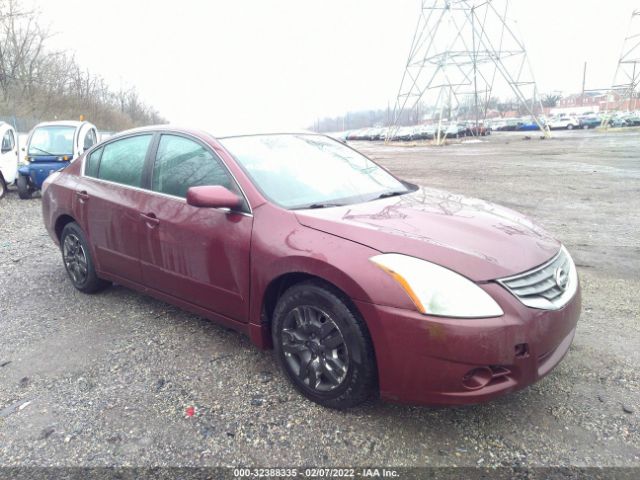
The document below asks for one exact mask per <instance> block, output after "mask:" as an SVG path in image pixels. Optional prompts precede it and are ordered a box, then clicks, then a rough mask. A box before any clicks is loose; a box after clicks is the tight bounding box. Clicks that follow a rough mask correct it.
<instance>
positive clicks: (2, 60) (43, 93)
mask: <svg viewBox="0 0 640 480" xmlns="http://www.w3.org/2000/svg"><path fill="white" fill-rule="evenodd" d="M50 36H51V34H50V32H49V31H48V30H47V29H46V28H44V27H42V25H41V23H40V21H39V13H38V12H37V11H34V10H26V9H24V8H23V7H22V6H20V3H19V2H18V1H17V0H0V115H4V114H7V113H10V114H11V115H12V116H16V117H21V116H27V117H30V118H34V119H38V120H50V119H53V118H77V117H78V116H79V115H80V114H84V115H85V116H86V117H87V118H90V119H91V120H92V121H93V122H94V123H96V124H97V125H98V126H99V127H101V128H105V129H109V130H120V129H123V128H129V127H133V126H137V125H144V124H149V123H163V122H165V120H164V119H163V118H162V117H161V116H160V115H159V114H158V112H156V111H155V110H154V109H153V108H151V107H149V106H148V105H146V104H145V103H144V102H143V101H142V100H141V98H140V95H139V94H138V92H137V90H135V88H130V89H128V90H122V89H121V90H120V91H118V92H116V93H114V92H113V91H112V90H111V89H110V88H109V86H108V85H107V84H106V82H105V81H104V79H103V78H102V77H100V76H97V75H95V74H92V73H91V72H90V71H89V70H87V69H86V68H83V67H81V66H80V65H79V64H78V63H77V62H76V61H75V59H74V58H73V56H71V55H68V54H66V53H64V52H55V51H51V50H49V49H47V40H48V39H49V38H50Z"/></svg>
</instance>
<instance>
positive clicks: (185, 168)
mask: <svg viewBox="0 0 640 480" xmlns="http://www.w3.org/2000/svg"><path fill="white" fill-rule="evenodd" d="M202 185H222V186H223V187H226V188H228V189H229V190H231V191H233V192H236V193H238V188H237V187H236V185H235V182H234V181H233V180H232V178H231V176H230V175H229V173H228V172H227V169H226V168H225V167H224V165H223V164H222V163H221V161H220V160H219V159H218V158H217V157H215V156H214V155H213V154H212V153H211V152H210V151H209V150H207V149H206V148H204V147H203V146H202V145H200V144H199V143H197V142H194V141H193V140H189V139H187V138H184V137H179V136H177V135H162V138H161V139H160V144H159V145H158V153H157V154H156V162H155V165H154V167H153V183H152V186H151V188H152V189H153V190H154V191H156V192H162V193H166V194H168V195H175V196H177V197H182V198H185V197H186V196H187V190H188V189H189V187H196V186H202Z"/></svg>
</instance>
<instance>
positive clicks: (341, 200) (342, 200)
mask: <svg viewBox="0 0 640 480" xmlns="http://www.w3.org/2000/svg"><path fill="white" fill-rule="evenodd" d="M294 135H308V136H315V137H325V138H328V139H329V140H331V141H332V142H335V143H337V144H339V145H342V146H344V147H347V148H349V149H351V150H353V151H354V152H356V153H357V154H358V155H362V156H363V157H365V158H366V159H367V160H369V161H370V162H371V163H373V164H374V165H375V166H377V167H378V168H381V169H382V170H384V171H385V172H386V173H387V174H388V175H390V176H391V177H392V178H394V179H395V180H397V181H398V182H399V183H401V184H402V185H403V186H404V187H405V188H406V189H407V191H406V192H404V193H403V194H402V195H405V194H407V193H411V192H415V191H416V190H417V189H418V186H417V185H414V184H412V183H410V182H407V181H405V180H402V179H401V178H398V177H397V176H395V175H394V174H393V173H391V172H390V171H389V170H387V169H386V168H384V167H383V166H382V165H380V164H379V163H378V162H376V161H375V160H372V159H371V158H369V157H368V156H367V155H365V154H364V153H362V152H360V151H358V150H356V149H355V148H353V147H352V146H351V145H348V144H347V143H344V142H341V141H339V140H336V139H335V138H333V137H330V136H329V135H325V134H322V133H315V132H291V133H250V134H245V135H229V136H226V137H217V140H218V141H219V143H220V145H221V146H222V148H224V150H225V152H227V153H228V154H229V155H230V156H231V158H233V161H234V162H235V163H236V165H238V167H240V169H241V170H242V171H243V172H244V174H245V175H246V176H247V179H248V180H249V181H250V182H251V184H252V185H253V186H254V187H255V188H256V190H258V191H259V192H260V194H261V195H262V196H263V197H264V198H265V199H267V200H268V201H269V203H271V204H273V205H277V206H278V207H280V208H283V209H285V210H308V209H312V208H311V207H310V206H309V204H308V203H304V204H301V205H293V206H286V205H282V204H281V203H280V202H278V201H276V200H275V199H273V198H272V197H271V196H270V195H268V194H267V193H266V192H265V191H264V190H263V188H262V187H261V186H260V185H259V184H258V182H256V181H255V179H254V178H253V175H251V172H249V171H248V169H247V168H246V167H245V166H244V165H243V164H242V162H241V161H240V160H239V159H238V158H237V157H236V155H235V154H233V153H232V152H231V150H229V149H228V148H227V147H226V146H225V144H224V142H223V140H227V139H232V138H246V137H275V136H294ZM364 197H365V195H354V196H350V197H343V198H337V199H329V200H323V201H321V202H314V203H323V204H336V205H331V206H330V207H326V208H334V207H345V206H349V205H357V204H359V203H368V202H371V201H373V200H379V198H378V197H377V196H376V197H374V198H364ZM351 199H354V200H355V199H357V200H355V201H349V200H351ZM380 200H382V199H380ZM337 204H340V205H337Z"/></svg>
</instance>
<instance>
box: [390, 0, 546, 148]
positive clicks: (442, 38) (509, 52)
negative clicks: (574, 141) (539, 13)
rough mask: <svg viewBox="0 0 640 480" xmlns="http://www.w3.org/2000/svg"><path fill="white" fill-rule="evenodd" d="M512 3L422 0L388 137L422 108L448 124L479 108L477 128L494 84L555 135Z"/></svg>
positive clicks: (542, 127)
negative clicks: (544, 116) (545, 119)
mask: <svg viewBox="0 0 640 480" xmlns="http://www.w3.org/2000/svg"><path fill="white" fill-rule="evenodd" d="M511 3H512V2H511V0H485V1H481V0H477V1H476V0H473V1H472V0H422V2H421V8H420V12H419V13H420V14H419V17H418V24H417V26H416V29H415V32H414V34H413V40H412V43H411V47H410V49H409V55H408V56H407V60H406V62H405V68H404V72H403V75H402V79H401V81H400V86H399V88H398V93H397V96H396V101H395V106H394V109H393V114H392V118H391V121H390V125H391V128H390V135H389V138H393V134H394V133H396V132H397V131H398V129H399V128H400V125H401V124H402V119H403V118H405V117H406V116H410V115H411V113H412V112H413V111H415V109H416V107H417V105H418V104H419V103H423V104H425V105H429V106H430V107H431V108H432V110H433V111H434V112H437V111H440V112H443V117H446V118H449V119H451V118H455V117H456V116H457V113H459V110H461V109H462V108H466V109H467V111H468V110H469V109H470V108H474V109H475V113H474V115H473V116H472V117H471V118H473V117H475V119H474V120H475V122H476V125H478V124H479V121H480V113H481V112H480V102H481V101H482V99H481V98H480V95H482V97H485V98H487V99H489V98H490V94H491V92H493V91H495V90H496V89H495V88H494V81H495V82H496V84H497V82H499V81H501V82H502V83H503V84H505V85H504V86H506V87H507V88H508V89H510V90H511V92H512V93H513V95H514V97H515V99H516V101H517V103H518V105H519V106H520V107H521V110H523V112H525V113H526V114H528V115H530V116H531V117H532V118H533V121H534V122H535V123H537V125H538V126H539V128H540V129H541V130H542V131H543V134H544V136H545V137H549V136H550V133H549V129H548V128H547V127H545V125H544V123H543V121H542V118H541V112H542V105H541V103H540V99H539V97H538V92H537V85H536V82H535V78H534V76H533V69H532V68H531V65H530V63H529V57H528V55H527V51H526V49H525V47H524V42H523V41H522V39H521V38H520V35H519V34H518V29H517V27H516V25H515V22H514V20H513V19H512V18H511V17H510V16H509V15H508V13H509V7H510V5H511ZM487 101H488V100H487ZM484 109H485V112H486V102H485V105H484ZM444 110H446V112H444ZM445 113H446V114H445ZM485 115H486V113H485Z"/></svg>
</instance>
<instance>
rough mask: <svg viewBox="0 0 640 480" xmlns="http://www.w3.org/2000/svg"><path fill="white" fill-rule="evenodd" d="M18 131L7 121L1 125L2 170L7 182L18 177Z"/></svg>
mask: <svg viewBox="0 0 640 480" xmlns="http://www.w3.org/2000/svg"><path fill="white" fill-rule="evenodd" d="M17 140H18V139H17V138H16V132H15V130H14V129H13V127H12V126H11V125H9V124H7V123H5V124H2V125H0V141H1V142H2V144H1V148H0V172H2V177H3V178H4V181H5V182H6V183H7V184H11V183H13V182H14V180H15V179H16V174H17V172H18V142H17Z"/></svg>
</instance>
